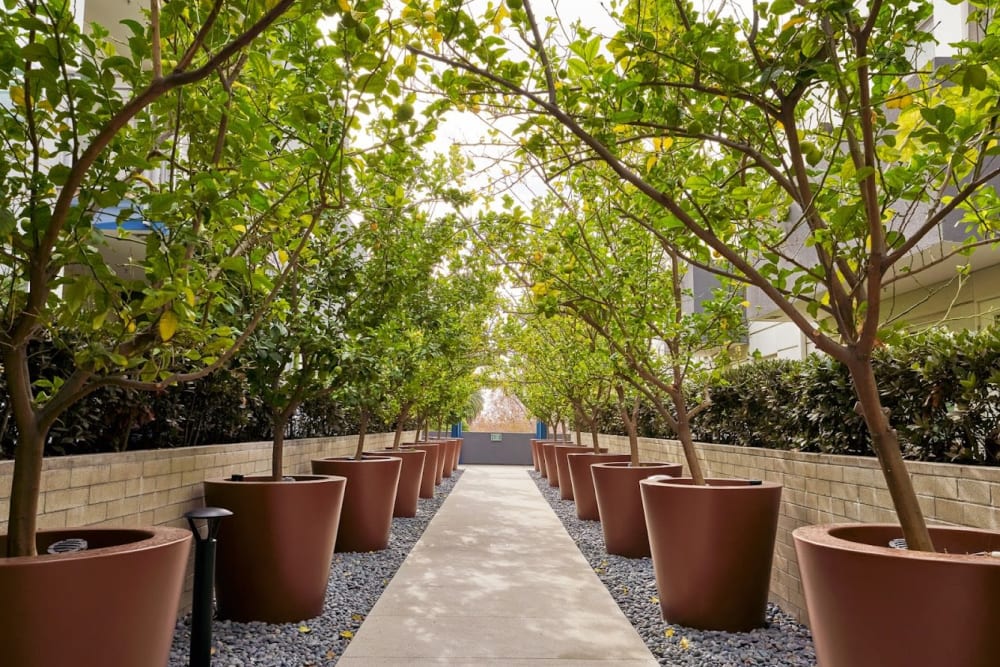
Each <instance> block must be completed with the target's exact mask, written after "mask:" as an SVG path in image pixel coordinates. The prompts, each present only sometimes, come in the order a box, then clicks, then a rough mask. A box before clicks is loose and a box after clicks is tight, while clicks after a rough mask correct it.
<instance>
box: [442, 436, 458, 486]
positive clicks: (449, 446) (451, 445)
mask: <svg viewBox="0 0 1000 667" xmlns="http://www.w3.org/2000/svg"><path fill="white" fill-rule="evenodd" d="M441 443H442V445H443V446H444V451H445V455H444V456H445V459H444V470H442V471H441V476H442V477H451V473H452V472H453V471H454V470H455V461H456V460H457V459H458V442H456V441H455V440H442V441H441Z"/></svg>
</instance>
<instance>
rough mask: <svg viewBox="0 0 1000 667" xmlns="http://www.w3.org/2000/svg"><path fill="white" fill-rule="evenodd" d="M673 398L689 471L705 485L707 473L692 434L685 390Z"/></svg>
mask: <svg viewBox="0 0 1000 667" xmlns="http://www.w3.org/2000/svg"><path fill="white" fill-rule="evenodd" d="M671 398H672V399H673V401H674V408H675V409H676V410H677V439H678V440H680V441H681V448H682V449H683V450H684V458H685V459H686V461H687V465H688V471H689V472H690V473H691V479H692V481H693V482H694V483H695V484H698V485H700V486H704V485H705V474H704V472H702V469H701V461H699V460H698V451H697V450H696V449H695V446H694V437H693V436H692V435H691V417H690V414H689V412H688V407H687V399H686V398H684V391H683V390H678V391H677V393H676V394H673V395H671Z"/></svg>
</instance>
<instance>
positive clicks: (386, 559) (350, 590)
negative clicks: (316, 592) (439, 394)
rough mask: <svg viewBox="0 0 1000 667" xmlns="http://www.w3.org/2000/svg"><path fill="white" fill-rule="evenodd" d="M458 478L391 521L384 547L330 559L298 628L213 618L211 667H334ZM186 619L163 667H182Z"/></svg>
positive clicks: (187, 638) (185, 653)
mask: <svg viewBox="0 0 1000 667" xmlns="http://www.w3.org/2000/svg"><path fill="white" fill-rule="evenodd" d="M461 476H462V471H461V470H457V471H455V472H453V473H452V475H451V477H446V478H445V479H444V480H443V481H442V482H441V485H440V486H438V487H436V490H435V493H434V498H426V499H423V498H422V499H421V500H420V502H419V503H418V506H417V516H415V517H413V518H402V517H399V518H395V519H393V520H392V533H391V536H390V538H389V547H388V548H387V549H384V550H382V551H372V552H368V553H337V554H334V557H333V564H332V566H331V568H330V583H329V586H328V588H327V594H326V603H325V604H324V606H323V614H322V615H321V616H318V617H317V618H312V619H308V620H303V621H302V622H300V623H282V624H268V623H236V622H233V621H222V620H219V619H216V620H215V622H214V624H213V628H212V645H213V647H214V649H215V653H214V657H213V659H212V665H213V667H249V666H250V665H253V666H255V667H307V666H308V667H319V666H321V665H322V666H323V667H328V666H329V665H335V664H336V663H337V660H338V659H339V658H340V656H341V655H343V653H344V650H345V649H346V648H347V645H348V644H349V643H350V640H351V637H353V636H354V633H356V632H357V631H358V628H359V627H361V623H362V622H363V621H364V620H365V617H366V616H367V615H368V612H369V611H371V608H372V607H373V606H374V605H375V601H376V600H378V598H379V596H380V595H381V594H382V591H383V590H384V589H385V587H386V585H387V584H388V583H389V580H390V579H392V577H393V575H394V574H395V573H396V570H398V569H399V566H400V565H402V563H403V560H405V559H406V556H407V554H409V553H410V549H412V548H413V545H414V544H416V543H417V540H418V539H420V536H421V535H422V534H423V532H424V529H425V528H426V527H427V524H428V523H429V522H430V520H431V519H432V518H433V517H434V515H435V514H436V513H437V511H438V509H439V508H440V507H441V503H443V502H444V499H445V498H446V497H447V496H448V494H449V493H451V490H452V489H453V488H454V486H455V483H456V482H457V481H458V479H459V478H460V477H461ZM190 623H191V618H190V616H185V617H183V618H181V619H180V620H179V621H178V622H177V629H176V631H175V634H174V643H173V646H172V647H171V650H170V661H169V663H168V667H186V665H187V664H188V656H189V651H190V646H191V628H190Z"/></svg>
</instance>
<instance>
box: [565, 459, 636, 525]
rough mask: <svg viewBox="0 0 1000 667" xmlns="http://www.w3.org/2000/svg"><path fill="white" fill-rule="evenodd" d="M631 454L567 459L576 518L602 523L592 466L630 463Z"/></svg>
mask: <svg viewBox="0 0 1000 667" xmlns="http://www.w3.org/2000/svg"><path fill="white" fill-rule="evenodd" d="M630 460H632V457H631V455H629V454H605V453H599V454H595V453H594V452H589V453H587V454H569V455H568V456H567V457H566V463H567V467H568V468H569V479H570V484H571V485H572V486H573V502H575V503H576V518H578V519H584V520H587V521H600V515H599V514H598V513H597V497H596V496H595V495H594V476H593V475H591V474H590V466H591V465H592V464H594V463H628V462H629V461H630Z"/></svg>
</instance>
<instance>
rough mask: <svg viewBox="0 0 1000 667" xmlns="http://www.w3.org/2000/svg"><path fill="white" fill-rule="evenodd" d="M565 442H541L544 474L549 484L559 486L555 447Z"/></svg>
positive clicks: (563, 444)
mask: <svg viewBox="0 0 1000 667" xmlns="http://www.w3.org/2000/svg"><path fill="white" fill-rule="evenodd" d="M565 446H566V443H565V442H562V441H559V442H543V443H542V446H541V448H542V458H543V459H544V461H545V476H546V478H547V479H548V480H549V486H555V487H558V486H559V468H558V467H557V466H556V447H565Z"/></svg>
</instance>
